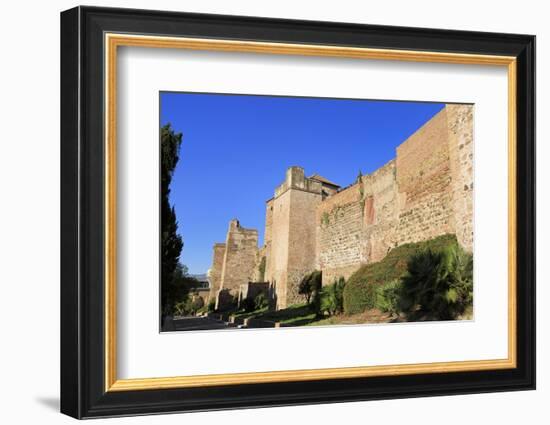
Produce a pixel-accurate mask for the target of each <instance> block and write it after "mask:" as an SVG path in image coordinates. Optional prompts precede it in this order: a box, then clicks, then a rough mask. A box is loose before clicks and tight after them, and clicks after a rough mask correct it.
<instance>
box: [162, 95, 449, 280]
mask: <svg viewBox="0 0 550 425" xmlns="http://www.w3.org/2000/svg"><path fill="white" fill-rule="evenodd" d="M160 100H161V114H160V115H161V116H160V121H161V125H164V124H166V123H171V124H172V127H173V128H174V130H175V131H176V132H181V133H183V142H182V145H181V150H180V160H179V162H178V165H177V167H176V170H175V173H174V177H173V180H172V192H171V197H170V200H171V202H172V203H173V204H174V205H175V208H176V214H177V219H178V223H179V233H180V234H181V235H182V237H183V241H184V247H183V251H182V255H181V262H182V263H183V264H185V265H187V266H188V267H189V271H190V273H194V274H195V273H205V272H206V271H207V269H208V268H209V267H210V265H211V260H212V245H213V244H214V243H215V242H224V241H225V235H226V232H227V227H228V224H229V220H231V219H232V218H238V219H239V220H240V223H241V225H242V226H243V227H247V228H256V229H258V231H259V235H260V244H261V243H263V230H264V219H265V201H267V200H268V199H269V198H271V197H272V196H273V191H274V189H275V187H276V186H278V185H279V184H280V183H281V182H282V181H283V180H284V176H285V170H286V169H287V168H288V167H290V166H291V165H299V166H301V167H303V168H304V169H305V173H306V175H308V176H309V175H311V174H315V173H317V174H320V175H322V176H323V177H326V178H327V179H329V180H331V181H333V182H335V183H337V184H339V185H341V186H347V185H349V184H350V183H352V182H353V181H354V180H355V178H356V177H357V174H358V173H359V170H361V172H362V173H363V174H368V173H371V172H372V171H375V170H376V169H377V168H379V167H381V166H382V165H384V164H385V163H386V162H388V161H389V160H391V159H392V158H394V157H395V148H396V147H397V146H398V145H400V144H401V143H402V142H403V141H404V140H405V139H407V138H408V137H409V136H410V135H411V134H413V133H414V132H415V131H416V130H417V129H418V128H420V127H421V126H422V125H423V124H424V123H425V122H426V121H428V120H429V119H430V118H432V117H433V116H434V115H435V114H436V113H437V112H439V111H440V110H441V109H442V108H443V107H444V105H443V104H440V103H420V102H393V101H370V100H350V99H321V98H297V97H275V96H250V95H218V94H199V93H172V92H163V93H161V95H160Z"/></svg>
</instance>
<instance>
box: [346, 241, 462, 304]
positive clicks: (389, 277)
mask: <svg viewBox="0 0 550 425" xmlns="http://www.w3.org/2000/svg"><path fill="white" fill-rule="evenodd" d="M457 245H458V242H457V240H456V236H455V235H451V234H446V235H442V236H438V237H437V238H434V239H429V240H427V241H422V242H417V243H408V244H404V245H401V246H398V247H397V248H394V249H392V250H391V251H390V252H389V253H388V255H386V257H384V259H383V260H382V261H379V262H377V263H370V264H365V265H363V266H361V267H360V268H359V269H358V270H357V271H356V272H355V273H354V274H352V275H351V276H350V278H349V279H348V281H347V282H346V286H345V287H344V312H345V313H346V314H354V313H361V312H363V311H365V310H369V309H372V308H375V307H377V293H379V291H377V287H378V286H379V285H381V284H385V283H388V282H391V281H395V280H399V279H401V277H403V275H405V273H406V272H407V262H408V260H409V258H411V257H412V256H413V255H415V254H418V253H420V252H423V251H426V250H428V249H429V250H431V251H432V252H440V251H442V250H444V249H446V248H448V247H451V246H457Z"/></svg>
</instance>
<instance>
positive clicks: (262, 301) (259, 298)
mask: <svg viewBox="0 0 550 425" xmlns="http://www.w3.org/2000/svg"><path fill="white" fill-rule="evenodd" d="M268 306H269V300H268V299H267V297H266V295H265V294H264V293H263V292H260V293H259V294H258V295H256V298H254V308H255V309H256V310H261V309H263V308H266V307H268Z"/></svg>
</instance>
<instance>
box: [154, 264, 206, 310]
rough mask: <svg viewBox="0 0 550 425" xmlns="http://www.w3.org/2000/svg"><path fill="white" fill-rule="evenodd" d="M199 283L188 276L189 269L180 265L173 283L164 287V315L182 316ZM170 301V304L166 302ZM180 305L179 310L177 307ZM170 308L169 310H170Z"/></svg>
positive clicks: (173, 277)
mask: <svg viewBox="0 0 550 425" xmlns="http://www.w3.org/2000/svg"><path fill="white" fill-rule="evenodd" d="M198 284H199V281H198V280H196V279H195V278H193V277H191V276H189V275H188V274H187V267H186V266H184V265H182V264H180V263H178V264H177V265H176V269H175V270H174V274H173V276H172V281H171V282H170V284H169V285H166V286H165V287H163V292H162V296H163V301H164V302H165V304H164V312H163V313H164V314H171V315H174V314H176V315H181V312H182V311H183V310H182V309H184V308H183V306H184V305H185V302H186V301H187V299H188V296H189V292H190V291H191V290H192V288H195V287H196V286H197V285H198ZM166 300H168V302H167V301H166ZM177 305H179V307H178V308H176V306H177ZM168 306H169V308H168Z"/></svg>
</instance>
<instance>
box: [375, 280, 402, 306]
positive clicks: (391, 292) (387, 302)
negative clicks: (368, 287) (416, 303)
mask: <svg viewBox="0 0 550 425" xmlns="http://www.w3.org/2000/svg"><path fill="white" fill-rule="evenodd" d="M401 288H402V285H401V281H400V280H398V279H397V280H392V281H390V282H387V283H383V284H381V285H378V286H376V287H375V292H376V302H375V307H376V308H377V309H379V310H380V311H383V312H385V313H390V314H396V313H398V312H399V300H400V295H401Z"/></svg>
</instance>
